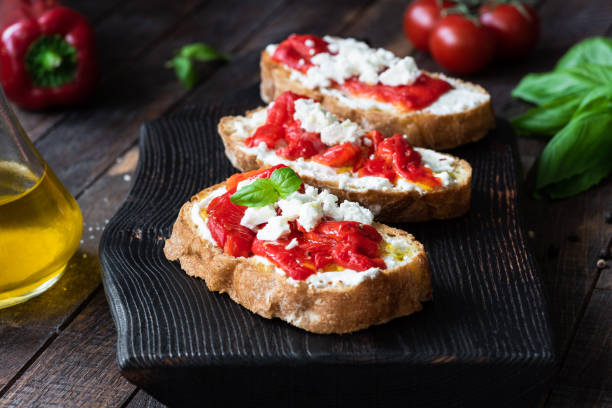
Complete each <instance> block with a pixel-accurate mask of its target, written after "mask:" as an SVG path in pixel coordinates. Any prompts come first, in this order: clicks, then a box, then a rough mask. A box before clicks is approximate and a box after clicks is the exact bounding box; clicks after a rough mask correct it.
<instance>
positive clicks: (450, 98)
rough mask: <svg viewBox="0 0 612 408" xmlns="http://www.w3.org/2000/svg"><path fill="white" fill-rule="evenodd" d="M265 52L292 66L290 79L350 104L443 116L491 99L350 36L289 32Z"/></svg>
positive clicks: (412, 60) (409, 60) (413, 62)
mask: <svg viewBox="0 0 612 408" xmlns="http://www.w3.org/2000/svg"><path fill="white" fill-rule="evenodd" d="M266 51H267V52H268V53H269V54H270V55H271V56H272V59H274V60H275V61H277V62H280V63H283V64H284V65H285V66H286V67H287V68H289V69H290V70H291V80H293V81H297V82H298V83H300V84H301V85H303V86H305V87H306V88H309V89H318V90H319V91H321V92H323V93H325V94H328V95H332V96H334V97H336V98H338V99H339V100H340V101H341V102H342V103H344V104H346V105H348V106H350V107H356V108H363V109H372V108H376V109H380V110H400V111H403V112H413V111H426V112H431V113H434V114H440V115H443V114H450V113H457V112H463V111H466V110H469V109H472V108H474V107H476V106H478V105H480V104H482V103H484V102H486V101H488V100H489V95H488V94H486V93H484V92H480V91H478V90H477V89H475V88H474V87H470V86H468V85H465V84H463V83H461V82H459V81H456V80H452V79H450V78H446V77H444V76H443V75H436V76H431V75H428V74H426V73H423V72H422V71H421V70H419V69H418V67H417V66H416V63H415V61H414V59H413V58H412V57H404V58H399V57H397V56H395V55H394V54H393V53H392V52H390V51H387V50H384V49H382V48H378V49H376V48H371V47H369V46H368V45H367V44H366V43H364V42H361V41H357V40H355V39H352V38H337V37H331V36H325V37H323V38H321V37H317V36H313V35H291V36H290V37H289V38H287V39H286V40H285V41H283V42H282V43H280V44H278V45H276V44H271V45H269V46H268V47H266Z"/></svg>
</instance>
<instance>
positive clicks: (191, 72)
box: [167, 55, 198, 89]
mask: <svg viewBox="0 0 612 408" xmlns="http://www.w3.org/2000/svg"><path fill="white" fill-rule="evenodd" d="M167 66H169V67H172V68H174V73H175V74H176V77H177V78H178V79H179V81H181V83H182V84H183V85H184V86H185V88H187V89H191V88H193V87H194V86H195V84H197V83H198V72H197V71H196V69H195V66H194V65H193V62H192V61H191V60H190V59H189V58H187V57H182V56H180V55H177V56H176V57H174V58H173V59H172V60H171V61H169V62H168V64H167Z"/></svg>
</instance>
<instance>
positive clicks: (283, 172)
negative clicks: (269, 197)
mask: <svg viewBox="0 0 612 408" xmlns="http://www.w3.org/2000/svg"><path fill="white" fill-rule="evenodd" d="M270 181H272V183H273V184H274V187H275V188H276V191H278V194H279V195H280V196H281V198H287V196H288V195H289V194H291V193H293V192H294V191H297V190H298V189H299V188H300V186H301V185H302V179H301V178H300V177H299V176H298V175H297V174H295V171H293V170H292V169H291V168H290V167H281V168H280V169H276V170H274V171H273V172H272V174H271V175H270Z"/></svg>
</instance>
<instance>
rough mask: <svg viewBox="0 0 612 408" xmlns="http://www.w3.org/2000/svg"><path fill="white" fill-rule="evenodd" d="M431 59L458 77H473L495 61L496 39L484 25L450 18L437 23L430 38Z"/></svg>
mask: <svg viewBox="0 0 612 408" xmlns="http://www.w3.org/2000/svg"><path fill="white" fill-rule="evenodd" d="M429 49H430V51H431V55H432V56H433V57H434V58H435V60H436V61H437V62H438V64H440V65H442V66H443V67H444V68H446V69H447V70H449V71H452V72H455V73H458V74H473V73H476V72H478V71H481V70H482V69H483V68H485V67H486V66H487V65H488V64H489V62H491V60H492V59H493V55H494V52H495V39H494V37H493V34H492V33H490V32H489V31H488V29H487V28H485V27H483V26H482V25H477V24H476V23H474V22H473V21H471V20H470V19H468V18H467V17H464V16H462V15H459V14H450V15H448V16H446V17H443V18H442V19H440V21H438V24H436V27H435V28H434V30H433V32H432V33H431V37H429Z"/></svg>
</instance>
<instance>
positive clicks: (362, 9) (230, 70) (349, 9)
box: [175, 0, 378, 108]
mask: <svg viewBox="0 0 612 408" xmlns="http://www.w3.org/2000/svg"><path fill="white" fill-rule="evenodd" d="M369 3H370V1H369V0H359V1H355V0H342V1H334V2H322V3H321V2H317V1H313V0H308V1H300V2H297V3H294V4H292V5H291V6H287V7H284V8H283V9H281V10H279V11H278V12H277V13H276V14H275V16H274V19H273V21H271V22H270V26H269V27H266V29H262V30H260V31H258V32H256V33H253V36H252V37H251V38H250V40H249V42H248V43H247V45H246V46H245V47H244V48H243V49H242V50H241V52H240V53H239V54H238V55H236V56H235V58H234V59H233V60H232V61H231V62H230V63H229V64H228V65H227V66H225V67H224V68H223V69H222V70H220V71H218V72H216V73H215V74H214V75H213V76H212V77H211V78H210V79H209V80H208V81H207V82H206V83H205V84H203V86H200V87H198V88H197V89H195V90H194V91H193V92H192V93H191V94H189V95H188V96H187V97H186V98H185V99H183V100H182V101H181V102H180V103H178V104H177V105H176V106H175V108H182V107H185V106H187V105H193V104H196V105H197V104H201V103H202V102H204V101H206V102H209V101H214V100H215V99H221V98H224V97H227V95H228V89H227V84H236V86H235V87H234V92H235V91H236V90H238V89H240V88H243V87H246V86H249V85H253V84H255V83H257V82H259V55H260V53H261V51H262V50H263V48H264V47H265V46H266V45H268V44H270V43H274V42H280V41H282V40H284V39H285V38H287V36H288V35H289V34H291V33H294V32H301V33H315V34H320V35H324V34H338V35H339V34H342V33H343V29H347V28H348V27H350V25H351V24H353V23H354V22H355V21H356V20H355V19H358V18H360V17H362V16H363V15H364V14H367V13H368V12H370V11H371V10H372V9H374V10H376V9H378V6H376V7H369V8H366V6H368V4H369ZM362 13H364V14H362ZM296 16H299V19H297V18H296ZM321 16H334V18H333V19H330V18H321Z"/></svg>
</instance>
